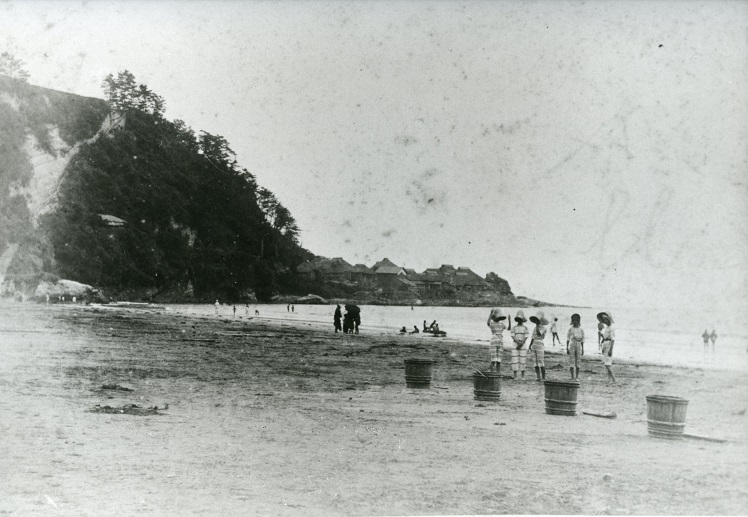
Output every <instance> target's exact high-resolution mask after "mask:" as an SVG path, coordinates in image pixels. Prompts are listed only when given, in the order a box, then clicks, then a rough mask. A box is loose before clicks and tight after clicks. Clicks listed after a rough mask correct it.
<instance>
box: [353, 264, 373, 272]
mask: <svg viewBox="0 0 748 517" xmlns="http://www.w3.org/2000/svg"><path fill="white" fill-rule="evenodd" d="M351 271H353V272H354V273H370V274H373V273H374V271H373V270H372V269H371V268H369V267H368V266H366V265H365V264H356V265H355V266H352V267H351Z"/></svg>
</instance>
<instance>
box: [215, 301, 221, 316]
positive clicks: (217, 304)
mask: <svg viewBox="0 0 748 517" xmlns="http://www.w3.org/2000/svg"><path fill="white" fill-rule="evenodd" d="M215 305H216V314H218V306H219V305H221V304H220V303H218V300H216V303H215Z"/></svg>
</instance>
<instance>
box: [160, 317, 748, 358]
mask: <svg viewBox="0 0 748 517" xmlns="http://www.w3.org/2000/svg"><path fill="white" fill-rule="evenodd" d="M166 307H167V309H168V310H169V311H174V312H177V313H184V314H192V315H197V316H209V317H216V309H215V307H214V306H213V305H167V306H166ZM360 307H361V329H360V332H361V333H363V334H370V333H376V334H392V335H393V336H394V335H396V334H397V332H398V330H399V329H400V328H401V327H402V326H405V327H406V328H408V330H412V329H413V325H417V326H418V328H419V329H421V328H422V327H423V320H426V322H427V324H430V323H431V322H432V321H433V320H437V321H438V322H439V328H440V329H441V330H444V331H446V332H447V334H448V336H449V337H450V338H455V339H458V340H460V341H464V342H465V343H471V344H474V345H476V346H485V347H487V346H488V342H489V340H490V337H491V333H490V331H489V329H488V326H487V325H486V320H487V319H488V314H489V312H490V309H489V308H487V307H419V306H414V307H413V308H412V309H411V307H402V306H379V305H361V306H360ZM502 309H503V310H504V313H505V314H506V313H507V312H508V313H509V314H511V315H512V317H514V315H515V314H516V312H517V310H518V309H517V308H513V307H502ZM255 310H258V311H259V313H260V314H259V316H255V314H254V311H255ZM522 310H523V311H524V313H525V317H529V316H532V315H534V314H535V313H536V312H537V309H532V308H530V309H522ZM540 310H542V311H544V312H545V315H546V317H547V318H548V319H549V320H551V321H552V319H553V318H554V317H555V318H558V332H559V337H560V338H561V340H562V345H561V346H562V347H563V349H564V350H565V347H566V331H567V330H568V328H569V326H570V319H571V315H572V314H573V313H578V314H579V315H580V316H581V318H582V328H583V329H584V332H585V347H584V348H585V355H593V356H598V357H599V354H598V345H597V318H596V314H597V313H598V312H600V311H601V310H610V312H611V313H612V315H613V319H614V320H615V324H616V343H615V348H614V351H613V359H614V364H615V360H620V359H623V360H626V361H631V362H647V363H654V364H664V365H675V366H691V367H703V368H710V369H728V370H740V371H748V328H747V327H746V323H745V321H744V320H742V319H741V318H739V317H738V314H736V313H734V312H733V313H730V312H726V313H716V312H712V313H708V312H705V311H702V310H698V311H697V310H690V311H684V310H683V309H680V310H673V309H652V308H646V309H644V308H620V309H590V308H582V307H579V308H574V307H545V308H542V309H540ZM334 312H335V305H297V306H296V307H295V312H293V313H291V312H288V311H287V309H286V305H269V304H255V305H250V306H249V317H253V318H259V319H268V320H274V321H278V322H283V321H286V322H288V323H292V324H298V323H307V324H310V325H314V326H315V327H329V329H330V332H332V331H333V323H332V319H333V313H334ZM236 316H237V318H240V317H241V318H246V317H247V316H246V315H245V307H244V305H237V306H236ZM218 317H222V318H233V308H232V306H231V305H221V306H220V307H219V312H218ZM527 326H528V328H529V329H530V330H532V327H533V325H532V323H530V322H528V323H527ZM548 329H549V331H548V334H547V335H546V340H545V343H546V350H551V351H552V350H554V347H552V346H551V335H550V325H549V326H548ZM705 329H708V330H709V332H710V333H711V331H712V330H713V329H714V330H716V332H717V335H718V337H717V340H716V345H715V347H714V350H712V345H711V342H710V344H709V347H708V349H707V350H705V349H704V343H703V340H702V338H701V334H702V333H703V332H704V330H705ZM419 336H422V337H423V339H429V340H431V339H435V338H432V337H430V336H423V335H422V334H419ZM507 339H510V337H509V332H506V333H505V342H506V340H507ZM558 349H559V345H558V344H557V345H556V347H555V350H558ZM486 354H488V351H486Z"/></svg>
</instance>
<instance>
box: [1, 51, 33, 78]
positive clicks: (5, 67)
mask: <svg viewBox="0 0 748 517" xmlns="http://www.w3.org/2000/svg"><path fill="white" fill-rule="evenodd" d="M24 66H26V63H24V62H23V61H21V60H20V59H16V58H15V56H13V54H11V53H10V52H3V53H2V54H0V74H3V75H7V76H8V77H12V78H13V79H18V80H19V81H23V82H24V83H26V82H28V80H29V77H31V76H30V75H29V73H28V72H27V71H26V70H25V69H24Z"/></svg>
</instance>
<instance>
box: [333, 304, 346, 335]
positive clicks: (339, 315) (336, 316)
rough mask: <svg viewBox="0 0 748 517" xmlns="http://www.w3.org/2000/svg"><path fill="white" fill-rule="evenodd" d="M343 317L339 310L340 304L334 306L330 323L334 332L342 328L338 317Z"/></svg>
mask: <svg viewBox="0 0 748 517" xmlns="http://www.w3.org/2000/svg"><path fill="white" fill-rule="evenodd" d="M342 317H343V314H342V313H341V312H340V305H338V306H337V307H335V315H334V316H333V317H332V323H333V325H335V333H336V334H337V333H338V330H343V327H341V326H340V319H341V318H342Z"/></svg>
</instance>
